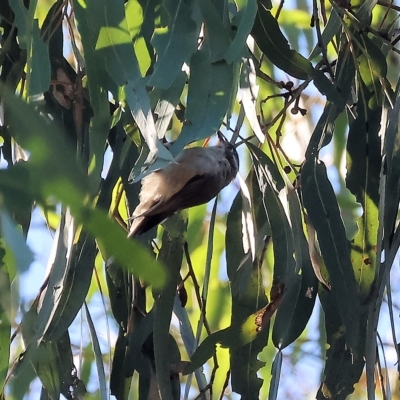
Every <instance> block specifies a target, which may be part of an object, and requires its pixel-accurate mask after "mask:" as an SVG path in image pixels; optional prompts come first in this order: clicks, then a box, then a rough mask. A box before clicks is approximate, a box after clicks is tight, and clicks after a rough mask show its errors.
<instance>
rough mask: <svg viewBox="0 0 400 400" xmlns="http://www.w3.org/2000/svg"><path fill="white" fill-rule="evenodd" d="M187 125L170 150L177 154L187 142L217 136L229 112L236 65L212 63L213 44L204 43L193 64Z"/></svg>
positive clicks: (221, 62) (222, 62)
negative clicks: (211, 51) (234, 66)
mask: <svg viewBox="0 0 400 400" xmlns="http://www.w3.org/2000/svg"><path fill="white" fill-rule="evenodd" d="M190 69H191V74H190V79H189V92H188V100H187V108H186V112H185V120H186V123H185V124H184V126H183V129H182V132H181V134H180V135H179V137H178V139H177V140H176V142H175V143H174V144H173V146H172V147H171V152H172V153H173V154H178V153H179V152H180V151H181V150H182V149H183V148H184V147H185V146H186V145H187V144H188V143H191V142H194V141H197V140H200V139H204V138H206V137H209V136H210V135H212V134H214V133H215V132H216V131H217V130H218V129H219V128H220V126H221V123H222V120H223V118H224V116H225V115H226V113H227V111H228V106H229V102H230V98H231V93H232V90H233V80H234V79H233V78H234V77H233V65H228V64H227V63H226V62H225V61H220V62H217V63H212V61H211V55H210V42H209V41H205V42H204V43H203V45H202V47H201V48H200V50H198V51H197V52H196V53H195V54H193V56H192V58H191V61H190Z"/></svg>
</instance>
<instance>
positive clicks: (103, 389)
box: [85, 302, 108, 400]
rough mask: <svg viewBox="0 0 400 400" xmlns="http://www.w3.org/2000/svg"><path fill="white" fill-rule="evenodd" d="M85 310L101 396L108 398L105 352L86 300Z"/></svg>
mask: <svg viewBox="0 0 400 400" xmlns="http://www.w3.org/2000/svg"><path fill="white" fill-rule="evenodd" d="M85 312H86V318H87V321H88V325H89V331H90V336H91V339H92V344H93V351H94V356H95V360H96V367H97V375H98V378H99V386H100V396H101V400H106V399H107V398H108V390H107V385H106V374H105V371H104V363H103V354H102V352H101V349H100V343H99V338H98V336H97V333H96V329H95V327H94V323H93V319H92V316H91V315H90V313H89V308H88V306H87V304H86V302H85Z"/></svg>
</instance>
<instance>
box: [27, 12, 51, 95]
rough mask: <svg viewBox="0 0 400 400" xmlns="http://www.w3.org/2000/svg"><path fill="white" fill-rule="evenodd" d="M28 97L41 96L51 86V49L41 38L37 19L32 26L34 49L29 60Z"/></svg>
mask: <svg viewBox="0 0 400 400" xmlns="http://www.w3.org/2000/svg"><path fill="white" fill-rule="evenodd" d="M27 81H28V95H29V96H30V97H32V96H35V95H41V94H42V93H43V92H45V91H46V90H47V89H48V88H49V85H50V59H49V48H48V46H47V44H45V43H44V42H43V39H42V38H41V34H40V29H39V26H38V21H37V19H35V20H34V23H33V26H32V47H31V49H30V57H29V58H28V77H27Z"/></svg>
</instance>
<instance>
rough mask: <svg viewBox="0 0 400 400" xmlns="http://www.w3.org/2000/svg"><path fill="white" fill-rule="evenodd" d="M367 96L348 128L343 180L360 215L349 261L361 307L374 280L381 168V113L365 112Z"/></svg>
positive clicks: (361, 99)
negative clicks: (360, 210) (357, 205)
mask: <svg viewBox="0 0 400 400" xmlns="http://www.w3.org/2000/svg"><path fill="white" fill-rule="evenodd" d="M360 90H362V89H361V88H360ZM366 92H367V90H365V91H364V96H360V98H359V101H358V103H357V110H358V115H357V119H355V120H354V121H353V122H352V123H351V125H350V130H349V135H348V140H347V151H348V156H347V176H346V183H347V187H348V188H349V190H350V191H351V192H352V193H353V194H354V195H355V196H356V200H357V202H358V203H359V204H360V205H361V207H362V215H361V217H360V218H358V219H357V225H358V232H357V235H356V237H355V238H354V240H353V241H352V243H351V261H352V264H353V269H354V273H355V277H356V281H357V283H358V291H359V294H360V299H361V303H364V301H365V299H366V298H367V297H368V296H369V294H370V290H371V285H372V283H373V281H374V279H375V269H376V257H377V254H376V249H377V245H378V243H377V240H378V224H379V213H378V211H379V210H378V208H379V198H380V196H379V184H380V182H379V180H380V173H381V164H382V160H381V139H380V136H379V132H380V128H381V113H382V110H381V108H376V109H373V110H371V109H369V108H368V105H367V104H366V103H365V102H368V97H367V96H368V93H366Z"/></svg>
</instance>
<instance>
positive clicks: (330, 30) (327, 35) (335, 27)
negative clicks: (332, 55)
mask: <svg viewBox="0 0 400 400" xmlns="http://www.w3.org/2000/svg"><path fill="white" fill-rule="evenodd" d="M341 26H342V18H341V17H340V15H339V14H338V13H337V12H336V10H335V9H334V8H333V9H332V12H331V14H330V15H329V19H328V23H327V24H326V25H325V29H324V31H323V32H322V43H317V44H316V45H315V47H314V49H313V51H312V52H311V54H310V56H309V57H308V58H309V60H313V59H314V58H315V57H317V56H318V55H319V54H321V49H322V46H325V47H326V46H327V45H328V43H329V42H330V41H331V40H332V39H333V38H334V36H335V35H336V34H337V33H338V32H339V29H340V28H341Z"/></svg>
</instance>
